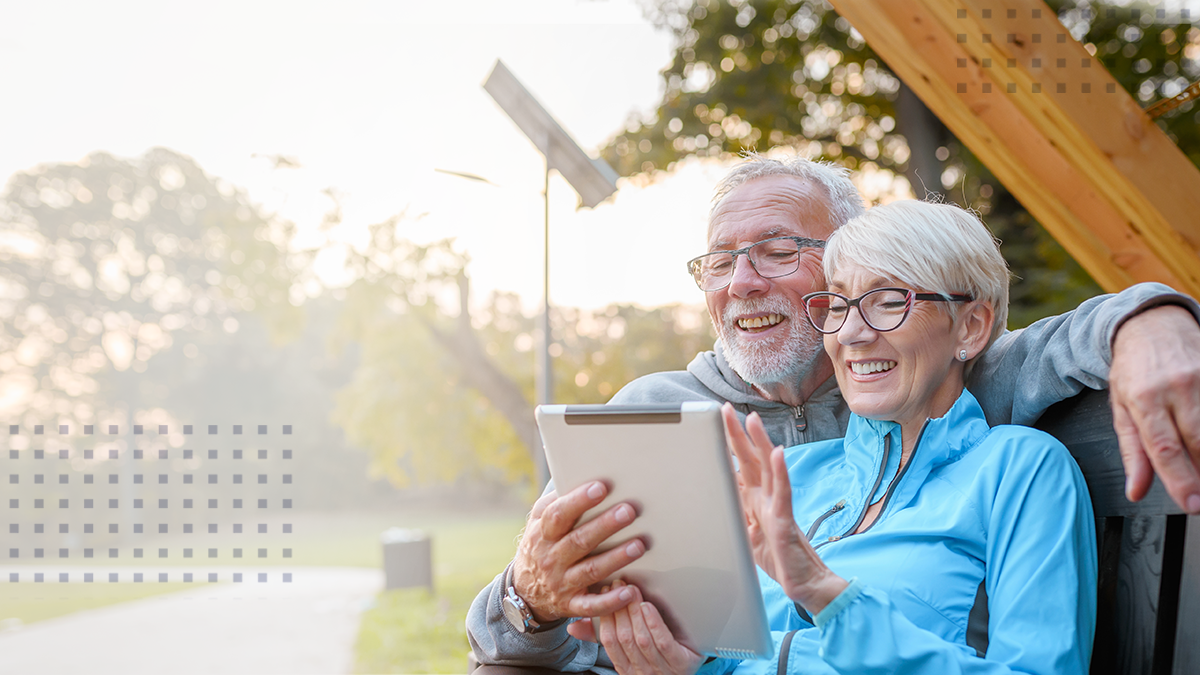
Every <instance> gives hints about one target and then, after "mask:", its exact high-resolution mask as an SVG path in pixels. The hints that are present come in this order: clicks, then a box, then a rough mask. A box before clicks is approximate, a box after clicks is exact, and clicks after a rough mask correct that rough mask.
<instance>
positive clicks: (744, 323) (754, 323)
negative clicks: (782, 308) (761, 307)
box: [737, 314, 783, 328]
mask: <svg viewBox="0 0 1200 675" xmlns="http://www.w3.org/2000/svg"><path fill="white" fill-rule="evenodd" d="M780 321H783V315H782V314H768V315H766V316H760V317H755V318H753V319H738V322H737V324H738V326H740V327H742V328H764V327H767V326H774V325H775V324H777V323H779V322H780Z"/></svg>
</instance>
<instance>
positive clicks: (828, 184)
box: [709, 152, 863, 229]
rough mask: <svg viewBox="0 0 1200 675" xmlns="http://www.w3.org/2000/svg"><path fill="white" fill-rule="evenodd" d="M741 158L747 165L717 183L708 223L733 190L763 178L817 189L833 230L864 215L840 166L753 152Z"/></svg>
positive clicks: (734, 170) (847, 176)
mask: <svg viewBox="0 0 1200 675" xmlns="http://www.w3.org/2000/svg"><path fill="white" fill-rule="evenodd" d="M743 156H744V157H745V158H746V161H745V162H742V163H741V164H739V165H737V166H736V167H734V169H733V170H732V171H730V172H729V173H728V174H726V175H725V177H724V178H722V179H721V182H719V183H717V192H716V194H715V195H713V207H712V210H711V211H710V212H709V221H710V222H711V221H712V216H713V214H715V213H716V212H717V209H719V208H720V207H721V204H722V202H724V201H725V196H726V195H728V194H729V193H730V192H731V191H733V189H734V188H736V187H738V186H739V185H743V184H745V183H748V182H750V181H752V180H754V179H756V178H764V177H766V176H793V177H795V178H799V179H802V180H804V181H807V182H810V183H813V184H814V185H817V186H820V188H821V189H822V190H824V191H825V194H826V196H828V198H829V221H830V222H829V224H830V225H831V226H832V227H833V228H834V229H837V228H839V227H841V226H842V225H845V224H846V223H847V222H849V221H850V219H851V218H854V217H857V216H860V215H862V214H863V199H862V195H861V194H859V192H858V188H856V187H854V183H852V182H850V171H849V170H848V169H846V168H845V167H843V166H838V165H837V164H833V163H831V162H817V161H813V160H811V159H808V158H807V157H791V158H787V159H782V160H780V159H771V158H769V157H764V156H762V155H760V154H758V153H756V152H747V153H745V154H744V155H743Z"/></svg>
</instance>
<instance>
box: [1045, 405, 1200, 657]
mask: <svg viewBox="0 0 1200 675" xmlns="http://www.w3.org/2000/svg"><path fill="white" fill-rule="evenodd" d="M1037 426H1038V428H1039V429H1043V430H1045V431H1047V432H1049V433H1051V434H1053V435H1054V436H1055V437H1057V438H1058V439H1059V440H1060V441H1062V442H1063V444H1064V445H1066V446H1067V448H1069V449H1070V451H1071V454H1072V455H1074V457H1075V460H1076V461H1077V462H1079V466H1080V468H1081V469H1082V470H1083V475H1084V478H1086V479H1087V484H1088V490H1089V491H1090V492H1091V495H1092V506H1093V508H1094V510H1095V512H1096V542H1097V544H1098V546H1099V549H1100V557H1099V560H1100V578H1099V588H1098V591H1099V594H1098V598H1097V600H1098V602H1097V617H1096V619H1097V622H1096V641H1095V644H1094V646H1093V649H1092V668H1091V672H1092V673H1093V674H1097V673H1102V674H1105V675H1107V674H1108V673H1120V674H1122V675H1125V674H1138V675H1142V674H1145V675H1149V674H1155V675H1157V674H1162V675H1167V674H1175V675H1185V674H1186V675H1196V674H1197V673H1200V517H1198V516H1188V515H1186V514H1184V513H1183V512H1182V510H1181V509H1180V508H1179V507H1178V506H1176V505H1175V503H1174V502H1172V501H1171V499H1170V497H1168V496H1167V493H1166V491H1165V490H1164V489H1163V487H1162V485H1161V484H1160V483H1159V482H1158V480H1157V479H1155V481H1154V487H1153V488H1152V489H1151V490H1150V494H1149V495H1147V496H1146V498H1145V499H1143V500H1142V501H1140V502H1138V503H1136V504H1135V503H1131V502H1130V501H1128V500H1127V499H1125V472H1124V469H1123V468H1122V466H1121V456H1120V453H1119V452H1118V450H1117V439H1116V434H1115V433H1114V432H1113V428H1112V413H1111V411H1110V409H1109V405H1108V392H1106V391H1091V390H1088V391H1085V392H1084V393H1082V394H1080V395H1078V396H1076V397H1075V398H1073V399H1070V400H1067V401H1063V402H1062V403H1059V404H1058V405H1056V406H1054V407H1053V408H1051V409H1050V410H1048V411H1046V414H1045V415H1043V416H1042V419H1041V420H1039V422H1038V424H1037Z"/></svg>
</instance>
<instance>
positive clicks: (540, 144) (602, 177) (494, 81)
mask: <svg viewBox="0 0 1200 675" xmlns="http://www.w3.org/2000/svg"><path fill="white" fill-rule="evenodd" d="M483 88H484V90H485V91H487V93H488V94H490V95H491V97H492V98H493V99H494V100H495V101H496V103H497V104H498V105H499V106H500V108H501V109H502V110H503V111H504V112H505V114H507V115H508V116H509V118H510V119H512V121H513V122H514V123H516V125H517V127H518V128H519V129H520V130H521V131H522V132H523V133H524V134H525V135H526V136H527V137H528V138H529V140H531V141H533V144H534V145H535V146H537V149H538V151H539V152H541V153H542V157H544V158H545V161H546V164H545V166H546V171H545V181H544V188H543V190H542V197H543V199H544V200H545V201H544V203H545V209H544V218H543V238H542V241H543V242H544V246H545V247H544V249H543V256H542V301H543V304H542V321H541V323H542V327H541V344H540V345H539V347H540V349H538V368H537V370H538V376H537V380H536V385H535V389H536V392H537V394H536V396H537V403H538V404H539V405H541V404H545V403H550V402H551V400H552V399H553V391H552V390H551V387H552V382H553V380H552V378H551V360H550V344H551V334H550V170H551V169H554V170H556V171H558V173H559V175H561V176H562V177H563V178H565V179H567V182H568V183H570V184H571V187H573V188H575V191H576V192H578V193H579V200H580V204H581V205H582V206H586V207H589V208H591V207H594V206H596V205H597V204H599V203H600V202H602V201H604V200H605V199H607V198H608V196H609V195H611V194H612V193H614V192H616V190H617V172H616V171H613V169H612V167H610V166H609V165H608V163H607V162H605V161H604V160H602V159H592V158H591V157H588V156H587V153H585V152H584V151H583V149H582V148H580V147H579V144H578V143H576V142H575V140H574V139H572V138H571V136H570V134H568V133H567V132H566V130H564V129H563V128H562V125H560V124H559V123H558V122H557V121H555V119H554V117H553V116H551V115H550V113H549V112H547V110H546V109H545V108H544V107H542V104H540V103H538V101H537V99H535V98H534V97H533V94H530V93H529V90H528V89H526V88H525V87H524V85H522V84H521V83H520V82H519V81H518V80H517V78H516V76H514V75H513V74H512V72H511V71H510V70H509V69H508V67H506V66H505V65H504V64H503V63H502V62H501V61H499V60H497V61H496V65H495V66H493V67H492V72H491V74H489V75H488V77H487V80H485V81H484V83H483ZM534 457H535V458H536V463H537V471H538V480H539V481H540V482H541V484H542V485H545V484H546V481H547V480H549V478H550V476H549V470H548V469H547V468H546V456H545V453H544V452H542V451H541V449H540V448H535V449H534Z"/></svg>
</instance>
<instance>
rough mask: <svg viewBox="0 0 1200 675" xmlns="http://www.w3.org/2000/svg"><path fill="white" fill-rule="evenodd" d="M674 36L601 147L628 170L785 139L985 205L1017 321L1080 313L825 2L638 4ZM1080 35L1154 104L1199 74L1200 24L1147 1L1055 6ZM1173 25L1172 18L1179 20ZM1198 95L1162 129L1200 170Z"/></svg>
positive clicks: (972, 169)
mask: <svg viewBox="0 0 1200 675" xmlns="http://www.w3.org/2000/svg"><path fill="white" fill-rule="evenodd" d="M642 4H643V9H644V11H645V13H646V15H647V16H648V17H649V18H650V19H651V20H652V21H653V22H654V23H655V25H657V26H659V27H660V28H661V29H663V30H668V31H671V32H672V33H673V34H674V36H675V53H674V58H673V60H672V62H671V63H670V64H669V65H667V67H666V68H664V69H663V71H662V81H663V88H664V96H663V100H662V103H661V104H659V106H658V108H657V109H656V110H654V111H650V112H648V113H646V114H645V115H635V116H634V117H632V118H631V119H630V120H628V121H627V123H626V128H625V130H624V131H623V132H621V133H619V134H618V135H616V136H615V137H614V138H613V139H612V140H611V141H610V142H609V144H608V146H607V147H606V148H605V149H604V151H603V155H604V157H605V159H606V160H608V161H609V163H611V164H612V165H613V166H614V167H616V168H617V170H618V171H619V172H620V173H621V174H622V175H632V174H638V173H652V172H655V171H669V170H670V168H671V166H672V165H673V164H674V163H675V162H677V161H679V160H680V159H683V158H685V157H689V156H693V155H700V156H709V157H722V156H727V155H729V154H730V153H738V152H741V151H744V150H755V149H757V150H766V149H767V148H771V147H774V146H780V145H785V146H790V147H793V148H795V149H796V150H797V152H798V153H799V154H802V155H806V156H809V157H813V158H818V157H820V158H823V159H827V160H830V161H835V162H838V163H841V164H843V165H844V166H846V167H848V168H850V169H854V170H858V171H860V172H866V173H868V174H871V173H875V172H879V171H882V172H895V173H897V174H899V175H902V176H904V177H905V178H906V179H907V182H908V183H909V185H910V186H911V191H912V194H913V196H916V197H924V196H926V194H928V193H935V194H940V195H941V197H942V198H944V199H946V200H949V201H953V202H956V203H959V204H960V205H962V206H966V207H969V208H973V209H975V210H977V211H978V212H979V213H980V214H981V215H982V216H983V217H984V220H985V221H986V222H987V224H988V225H989V226H990V227H991V228H992V230H993V231H994V232H995V234H996V235H997V236H998V237H999V238H1000V239H1002V240H1003V242H1004V255H1005V257H1006V258H1007V260H1008V262H1009V265H1010V266H1011V268H1012V270H1013V272H1014V274H1015V275H1016V276H1017V280H1016V281H1015V283H1014V284H1013V287H1012V312H1011V313H1010V318H1009V325H1010V327H1012V328H1017V327H1020V326H1024V325H1027V324H1029V323H1030V322H1032V321H1034V320H1036V319H1039V318H1042V317H1044V316H1048V315H1050V314H1056V313H1060V312H1063V311H1066V310H1069V309H1071V308H1072V307H1075V306H1076V305H1078V304H1079V302H1080V301H1082V300H1083V299H1085V298H1087V297H1090V296H1092V295H1095V294H1096V293H1098V292H1100V289H1099V287H1098V286H1097V285H1096V284H1095V283H1094V282H1093V281H1092V280H1091V278H1090V277H1089V276H1088V275H1087V273H1086V272H1084V271H1083V269H1082V268H1080V267H1079V265H1078V264H1077V263H1076V262H1075V261H1074V260H1073V259H1072V258H1071V257H1070V256H1069V255H1067V254H1066V252H1065V251H1063V249H1062V247H1061V246H1059V245H1058V243H1057V242H1055V241H1054V239H1053V238H1052V237H1051V236H1050V235H1049V234H1048V233H1046V231H1045V230H1044V229H1043V228H1042V227H1041V225H1039V224H1038V223H1037V222H1036V221H1035V220H1034V219H1033V218H1032V217H1030V216H1029V214H1028V213H1027V212H1026V211H1025V210H1024V209H1023V208H1022V207H1021V206H1020V204H1018V203H1017V201H1016V200H1015V199H1014V198H1013V197H1012V195H1010V194H1009V193H1008V191H1007V190H1006V189H1005V188H1004V186H1003V185H1001V184H1000V183H999V182H998V181H997V180H996V179H995V178H994V177H993V176H992V175H991V173H990V172H989V171H988V170H987V169H986V168H985V167H984V166H983V165H982V163H981V162H979V161H978V160H977V159H976V158H975V157H974V155H972V154H971V153H970V151H969V150H967V149H966V148H964V147H963V146H962V144H961V143H959V142H958V140H957V139H955V138H954V136H953V135H952V134H951V133H950V132H949V130H948V129H946V128H945V126H944V125H942V124H941V122H939V121H938V119H937V118H936V117H935V116H934V115H933V114H932V113H931V112H930V111H929V110H928V109H927V108H926V107H925V106H924V104H922V103H921V102H920V100H918V99H917V98H916V97H915V96H914V95H913V94H912V93H911V91H909V90H908V88H907V87H905V86H904V85H903V83H901V82H900V81H899V79H898V78H897V77H896V76H895V75H893V74H892V73H891V71H890V70H889V69H888V67H887V65H886V64H885V63H883V61H882V60H881V59H880V58H879V57H877V56H876V55H875V53H874V52H873V51H872V50H871V48H870V47H869V46H868V45H867V44H866V43H865V42H864V41H863V39H862V37H861V36H860V35H859V34H858V32H857V31H855V30H854V28H853V27H851V26H850V24H849V22H847V21H846V20H845V19H843V18H841V17H840V16H838V15H837V13H836V12H834V11H833V9H832V8H831V7H830V6H829V5H828V3H826V2H824V0H752V1H751V0H643V3H642ZM1048 4H1049V5H1050V6H1051V8H1052V9H1054V10H1055V11H1056V12H1057V13H1058V15H1059V18H1060V20H1062V22H1063V24H1064V25H1065V26H1066V27H1067V28H1068V30H1070V31H1071V34H1072V36H1073V37H1075V38H1076V39H1077V40H1079V42H1081V43H1082V44H1083V45H1084V46H1085V48H1086V49H1087V50H1088V51H1089V52H1091V53H1093V54H1094V55H1095V56H1096V57H1097V58H1098V59H1099V60H1100V61H1101V63H1103V64H1104V66H1105V67H1106V68H1107V69H1108V70H1109V71H1110V72H1111V73H1112V74H1113V76H1114V77H1115V78H1116V79H1117V81H1118V82H1119V83H1120V84H1121V86H1123V87H1125V89H1126V90H1127V91H1129V92H1130V93H1131V94H1133V95H1134V97H1135V98H1137V100H1139V101H1141V102H1142V103H1144V104H1148V103H1150V102H1152V101H1153V100H1155V99H1157V98H1160V97H1170V96H1174V95H1175V94H1178V93H1179V92H1180V91H1182V89H1183V88H1184V87H1185V86H1186V85H1187V84H1188V83H1189V82H1191V81H1194V80H1195V79H1197V78H1198V77H1200V29H1197V28H1195V27H1193V26H1192V25H1191V24H1190V23H1177V22H1178V20H1179V18H1180V16H1181V15H1180V14H1179V13H1178V12H1172V13H1170V14H1169V15H1167V16H1165V17H1164V18H1159V17H1158V15H1157V12H1156V11H1155V10H1156V9H1157V8H1156V7H1155V6H1152V5H1150V4H1148V3H1141V2H1135V3H1132V4H1127V5H1115V4H1106V3H1095V2H1084V1H1079V2H1075V1H1063V0H1051V1H1050V2H1049V3H1048ZM1172 19H1174V21H1176V23H1171V21H1172ZM1198 123H1200V112H1198V111H1197V110H1196V109H1195V106H1194V102H1193V103H1189V104H1186V105H1184V106H1182V107H1181V108H1179V109H1177V110H1175V111H1174V112H1172V113H1169V114H1168V115H1166V116H1164V117H1163V118H1162V119H1161V120H1160V125H1161V126H1162V127H1163V128H1164V129H1165V130H1166V132H1167V133H1168V134H1169V135H1170V136H1171V138H1172V139H1173V140H1175V142H1176V143H1177V144H1178V145H1179V147H1180V148H1181V149H1183V151H1184V152H1185V154H1187V155H1188V156H1189V157H1190V158H1191V159H1192V161H1193V162H1200V132H1198V131H1197V129H1200V126H1198Z"/></svg>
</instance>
